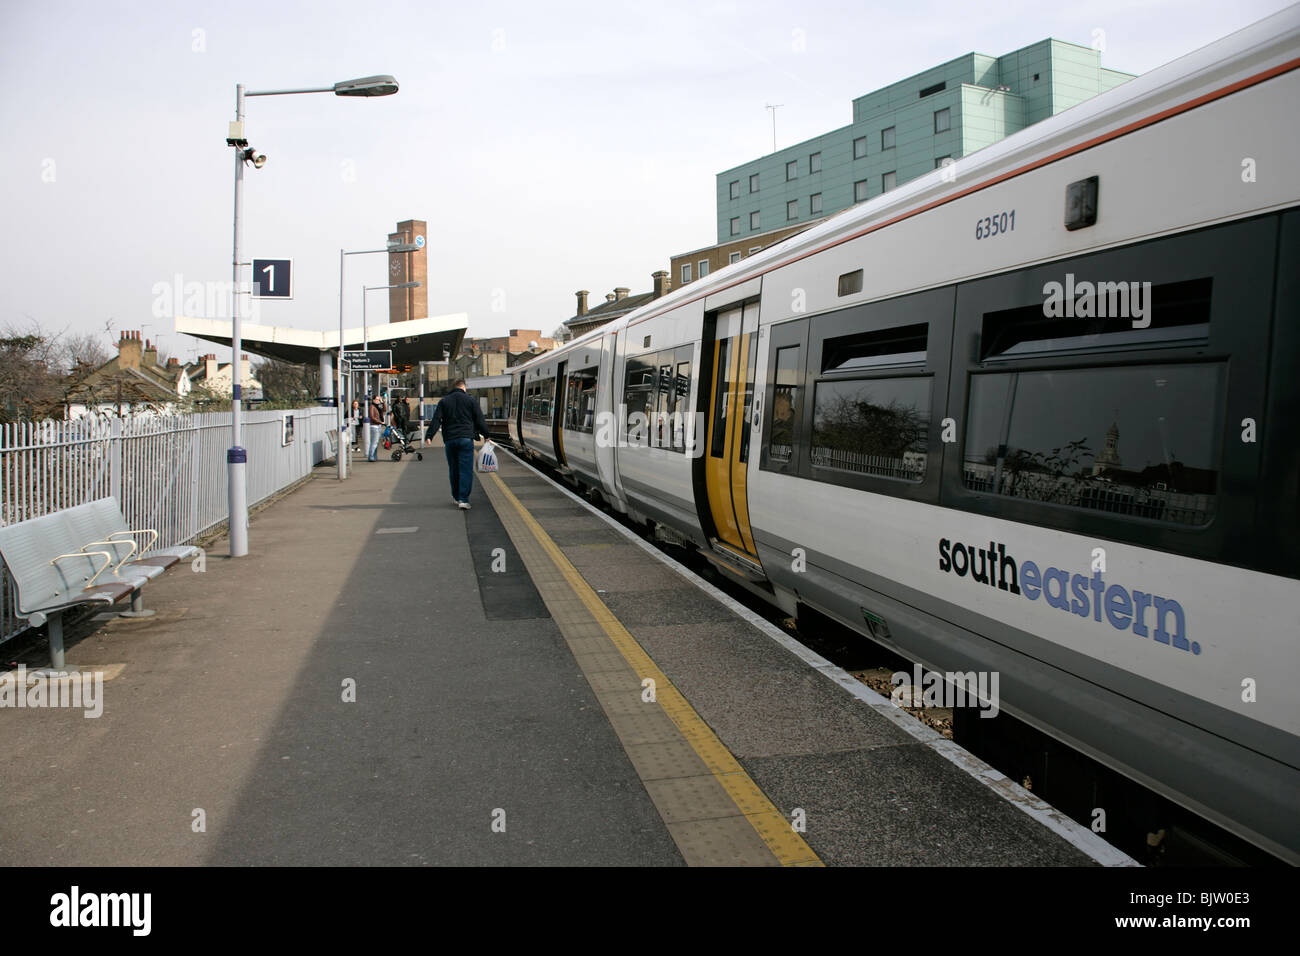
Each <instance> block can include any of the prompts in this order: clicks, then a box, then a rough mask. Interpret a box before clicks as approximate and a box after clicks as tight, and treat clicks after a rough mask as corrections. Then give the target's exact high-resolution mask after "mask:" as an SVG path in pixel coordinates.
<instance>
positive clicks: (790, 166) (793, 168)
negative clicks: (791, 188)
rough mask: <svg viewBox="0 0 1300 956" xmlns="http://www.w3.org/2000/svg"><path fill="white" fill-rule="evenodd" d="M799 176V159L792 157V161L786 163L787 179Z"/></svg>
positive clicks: (787, 180)
mask: <svg viewBox="0 0 1300 956" xmlns="http://www.w3.org/2000/svg"><path fill="white" fill-rule="evenodd" d="M798 177H799V161H798V160H795V159H792V160H790V162H788V163H786V164H785V181H786V182H789V181H790V180H792V179H797V178H798Z"/></svg>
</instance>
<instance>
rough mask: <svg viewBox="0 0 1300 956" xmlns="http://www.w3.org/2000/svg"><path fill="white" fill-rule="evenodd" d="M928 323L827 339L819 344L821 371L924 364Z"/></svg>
mask: <svg viewBox="0 0 1300 956" xmlns="http://www.w3.org/2000/svg"><path fill="white" fill-rule="evenodd" d="M929 337H930V326H929V323H926V322H920V323H917V324H916V325H905V326H901V327H898V328H889V329H878V330H876V331H874V332H860V333H858V334H856V335H841V336H839V337H838V338H832V339H827V340H826V341H825V343H824V344H823V345H822V371H823V372H857V371H862V370H864V369H878V368H894V367H897V366H900V365H924V364H925V356H926V342H927V341H928V340H929Z"/></svg>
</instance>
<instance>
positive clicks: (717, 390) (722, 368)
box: [709, 339, 733, 458]
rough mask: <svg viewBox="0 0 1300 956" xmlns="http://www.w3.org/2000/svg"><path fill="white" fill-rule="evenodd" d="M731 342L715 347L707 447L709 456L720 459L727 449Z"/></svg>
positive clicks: (724, 340) (720, 343)
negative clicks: (710, 437)
mask: <svg viewBox="0 0 1300 956" xmlns="http://www.w3.org/2000/svg"><path fill="white" fill-rule="evenodd" d="M732 341H733V340H732V339H723V340H722V341H721V342H719V343H718V345H717V352H718V364H717V375H716V376H714V379H715V380H714V384H713V440H712V442H711V443H710V447H709V454H710V455H712V456H713V457H714V458H722V457H723V455H724V452H725V450H726V447H727V411H728V409H727V402H728V399H729V397H730V396H731V380H730V377H729V373H730V368H729V366H730V365H731V343H732Z"/></svg>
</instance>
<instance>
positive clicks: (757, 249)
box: [749, 246, 763, 256]
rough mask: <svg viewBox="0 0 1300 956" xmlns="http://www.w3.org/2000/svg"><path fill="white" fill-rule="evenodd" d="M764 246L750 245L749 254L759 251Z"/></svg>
mask: <svg viewBox="0 0 1300 956" xmlns="http://www.w3.org/2000/svg"><path fill="white" fill-rule="evenodd" d="M762 248H763V247H762V246H750V247H749V254H750V255H751V256H752V255H753V254H754V253H756V252H758V251H759V250H760V249H762Z"/></svg>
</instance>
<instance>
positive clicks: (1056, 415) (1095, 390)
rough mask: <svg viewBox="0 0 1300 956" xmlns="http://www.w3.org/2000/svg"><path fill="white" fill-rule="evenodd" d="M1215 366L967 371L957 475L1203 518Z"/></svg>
mask: <svg viewBox="0 0 1300 956" xmlns="http://www.w3.org/2000/svg"><path fill="white" fill-rule="evenodd" d="M1225 377H1226V376H1225V369H1224V367H1223V366H1222V365H1217V364H1216V365H1155V366H1146V367H1136V366H1128V367H1121V368H1085V369H1070V370H1066V371H1045V372H1036V371H1035V372H1011V373H1006V374H997V375H975V376H972V378H971V387H970V406H969V412H968V416H969V417H968V425H967V428H966V451H965V456H964V459H963V465H962V478H963V481H964V483H965V485H966V487H967V488H971V489H973V490H975V491H987V492H992V493H994V494H999V495H1008V496H1011V497H1015V498H1022V499H1027V500H1030V501H1038V502H1044V503H1047V504H1055V505H1069V506H1073V507H1076V508H1090V509H1093V510H1097V511H1105V512H1109V513H1111V514H1117V515H1125V516H1128V517H1133V518H1149V519H1153V520H1156V521H1166V522H1170V523H1173V524H1180V525H1193V526H1196V525H1204V524H1208V523H1209V521H1210V519H1211V518H1213V517H1214V512H1215V499H1216V492H1217V486H1218V474H1219V469H1218V461H1219V433H1220V429H1221V427H1222V418H1223V410H1222V397H1223V393H1224V380H1225Z"/></svg>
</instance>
